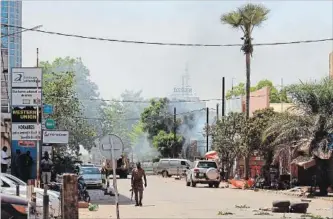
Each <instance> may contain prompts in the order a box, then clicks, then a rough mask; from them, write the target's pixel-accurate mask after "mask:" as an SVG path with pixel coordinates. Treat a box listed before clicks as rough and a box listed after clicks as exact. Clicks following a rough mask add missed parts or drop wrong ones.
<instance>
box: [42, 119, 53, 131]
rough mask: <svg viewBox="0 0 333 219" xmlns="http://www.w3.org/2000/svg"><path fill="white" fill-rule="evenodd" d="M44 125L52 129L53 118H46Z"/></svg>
mask: <svg viewBox="0 0 333 219" xmlns="http://www.w3.org/2000/svg"><path fill="white" fill-rule="evenodd" d="M44 126H45V128H47V129H54V128H55V121H54V120H53V119H46V120H45V124H44Z"/></svg>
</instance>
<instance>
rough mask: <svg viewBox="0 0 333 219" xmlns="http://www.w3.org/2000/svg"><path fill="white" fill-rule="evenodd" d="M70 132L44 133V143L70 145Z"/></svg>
mask: <svg viewBox="0 0 333 219" xmlns="http://www.w3.org/2000/svg"><path fill="white" fill-rule="evenodd" d="M68 137H69V133H68V131H43V143H45V144H68Z"/></svg>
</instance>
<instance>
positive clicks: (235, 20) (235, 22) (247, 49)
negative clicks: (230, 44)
mask: <svg viewBox="0 0 333 219" xmlns="http://www.w3.org/2000/svg"><path fill="white" fill-rule="evenodd" d="M268 13H269V9H267V8H266V7H264V6H263V5H256V4H251V3H248V4H245V5H243V6H242V7H239V8H238V9H237V10H235V11H231V12H229V13H226V14H223V15H222V16H221V22H222V23H223V24H228V25H230V26H231V27H232V28H236V29H240V30H242V32H243V34H244V35H243V37H242V38H241V39H242V40H243V41H244V43H243V46H242V48H241V50H242V51H243V52H244V54H245V57H246V89H245V90H246V118H249V115H250V87H251V56H252V53H253V44H252V40H253V38H252V33H253V29H254V28H255V27H259V26H260V25H261V24H262V23H263V22H264V21H265V20H267V16H268Z"/></svg>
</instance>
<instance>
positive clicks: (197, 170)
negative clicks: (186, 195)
mask: <svg viewBox="0 0 333 219" xmlns="http://www.w3.org/2000/svg"><path fill="white" fill-rule="evenodd" d="M220 182H221V178H220V172H219V171H218V169H217V164H216V162H215V161H210V160H197V161H194V163H193V166H192V168H191V169H188V170H187V171H186V186H192V187H195V186H196V185H197V184H208V185H209V187H215V188H218V187H219V185H220Z"/></svg>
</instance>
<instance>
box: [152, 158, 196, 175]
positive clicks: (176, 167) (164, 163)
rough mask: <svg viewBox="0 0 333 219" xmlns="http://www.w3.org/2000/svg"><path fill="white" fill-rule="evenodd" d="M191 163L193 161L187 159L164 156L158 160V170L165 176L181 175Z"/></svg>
mask: <svg viewBox="0 0 333 219" xmlns="http://www.w3.org/2000/svg"><path fill="white" fill-rule="evenodd" d="M191 165H192V163H191V161H189V160H186V159H179V158H162V159H160V161H159V162H158V165H157V168H156V171H157V174H162V176H163V177H170V176H180V175H183V174H184V172H185V171H186V170H187V169H188V168H189V167H191Z"/></svg>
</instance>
